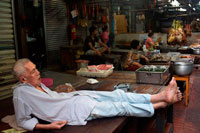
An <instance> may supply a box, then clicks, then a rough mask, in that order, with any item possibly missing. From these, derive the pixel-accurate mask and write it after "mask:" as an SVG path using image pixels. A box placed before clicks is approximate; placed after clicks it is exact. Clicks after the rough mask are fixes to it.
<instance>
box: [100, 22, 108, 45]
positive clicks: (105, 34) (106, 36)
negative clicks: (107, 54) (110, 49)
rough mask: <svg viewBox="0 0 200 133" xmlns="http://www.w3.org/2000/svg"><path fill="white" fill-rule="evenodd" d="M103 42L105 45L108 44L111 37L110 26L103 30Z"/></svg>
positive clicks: (105, 26)
mask: <svg viewBox="0 0 200 133" xmlns="http://www.w3.org/2000/svg"><path fill="white" fill-rule="evenodd" d="M101 40H102V42H103V43H105V44H107V43H108V40H109V35H108V26H107V25H104V26H103V28H102V34H101Z"/></svg>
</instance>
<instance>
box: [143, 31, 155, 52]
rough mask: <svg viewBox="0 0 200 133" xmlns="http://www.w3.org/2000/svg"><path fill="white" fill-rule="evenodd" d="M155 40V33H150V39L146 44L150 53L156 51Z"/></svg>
mask: <svg viewBox="0 0 200 133" xmlns="http://www.w3.org/2000/svg"><path fill="white" fill-rule="evenodd" d="M153 38H154V33H153V32H150V33H149V34H148V38H147V40H146V42H145V46H146V49H147V50H149V51H152V50H154V44H155V43H154V41H153Z"/></svg>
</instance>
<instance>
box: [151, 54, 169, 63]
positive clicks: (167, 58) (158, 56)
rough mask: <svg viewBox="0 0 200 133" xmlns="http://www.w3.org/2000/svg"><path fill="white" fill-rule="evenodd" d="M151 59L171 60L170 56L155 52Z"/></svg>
mask: <svg viewBox="0 0 200 133" xmlns="http://www.w3.org/2000/svg"><path fill="white" fill-rule="evenodd" d="M150 60H151V61H169V60H170V57H169V56H167V55H163V54H154V55H153V56H152V57H151V58H150Z"/></svg>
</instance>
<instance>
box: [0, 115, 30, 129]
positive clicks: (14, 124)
mask: <svg viewBox="0 0 200 133" xmlns="http://www.w3.org/2000/svg"><path fill="white" fill-rule="evenodd" d="M1 121H2V122H4V123H8V124H9V126H11V127H12V128H14V129H16V130H17V131H26V130H25V129H23V128H21V127H19V126H18V125H17V121H16V117H15V115H7V116H5V117H4V118H2V119H1Z"/></svg>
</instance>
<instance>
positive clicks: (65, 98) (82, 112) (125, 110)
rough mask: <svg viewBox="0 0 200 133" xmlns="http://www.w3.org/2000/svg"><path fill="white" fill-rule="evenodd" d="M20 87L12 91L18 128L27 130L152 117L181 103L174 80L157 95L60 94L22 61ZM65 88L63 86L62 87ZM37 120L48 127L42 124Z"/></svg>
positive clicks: (16, 71)
mask: <svg viewBox="0 0 200 133" xmlns="http://www.w3.org/2000/svg"><path fill="white" fill-rule="evenodd" d="M13 74H14V75H15V76H16V78H17V79H18V80H19V83H18V84H16V86H14V87H13V89H14V90H13V104H14V110H15V116H16V121H17V124H18V126H20V127H22V128H24V129H27V130H34V129H48V130H51V129H61V128H62V127H63V126H65V125H66V124H67V125H86V124H87V121H90V120H92V119H97V118H102V117H114V116H137V117H151V116H152V115H153V114H154V110H155V109H159V108H165V107H166V106H168V105H171V104H173V103H175V102H178V101H180V100H181V99H182V93H181V92H180V91H179V90H178V89H177V84H176V80H175V78H172V80H171V82H170V83H169V85H168V86H166V87H165V88H164V89H163V91H161V92H160V93H158V94H154V95H150V94H135V93H132V92H124V91H123V90H120V89H117V90H114V91H111V92H108V91H87V90H82V91H75V90H74V89H70V90H69V93H57V92H55V91H52V90H51V89H49V88H48V87H46V86H45V85H44V84H42V83H41V78H40V72H39V71H38V70H37V68H36V66H35V64H33V63H32V62H31V61H30V60H29V59H19V60H18V61H17V62H16V63H15V64H14V67H13ZM61 87H62V86H61ZM38 119H41V120H44V121H47V122H48V123H46V124H42V123H39V121H38Z"/></svg>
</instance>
